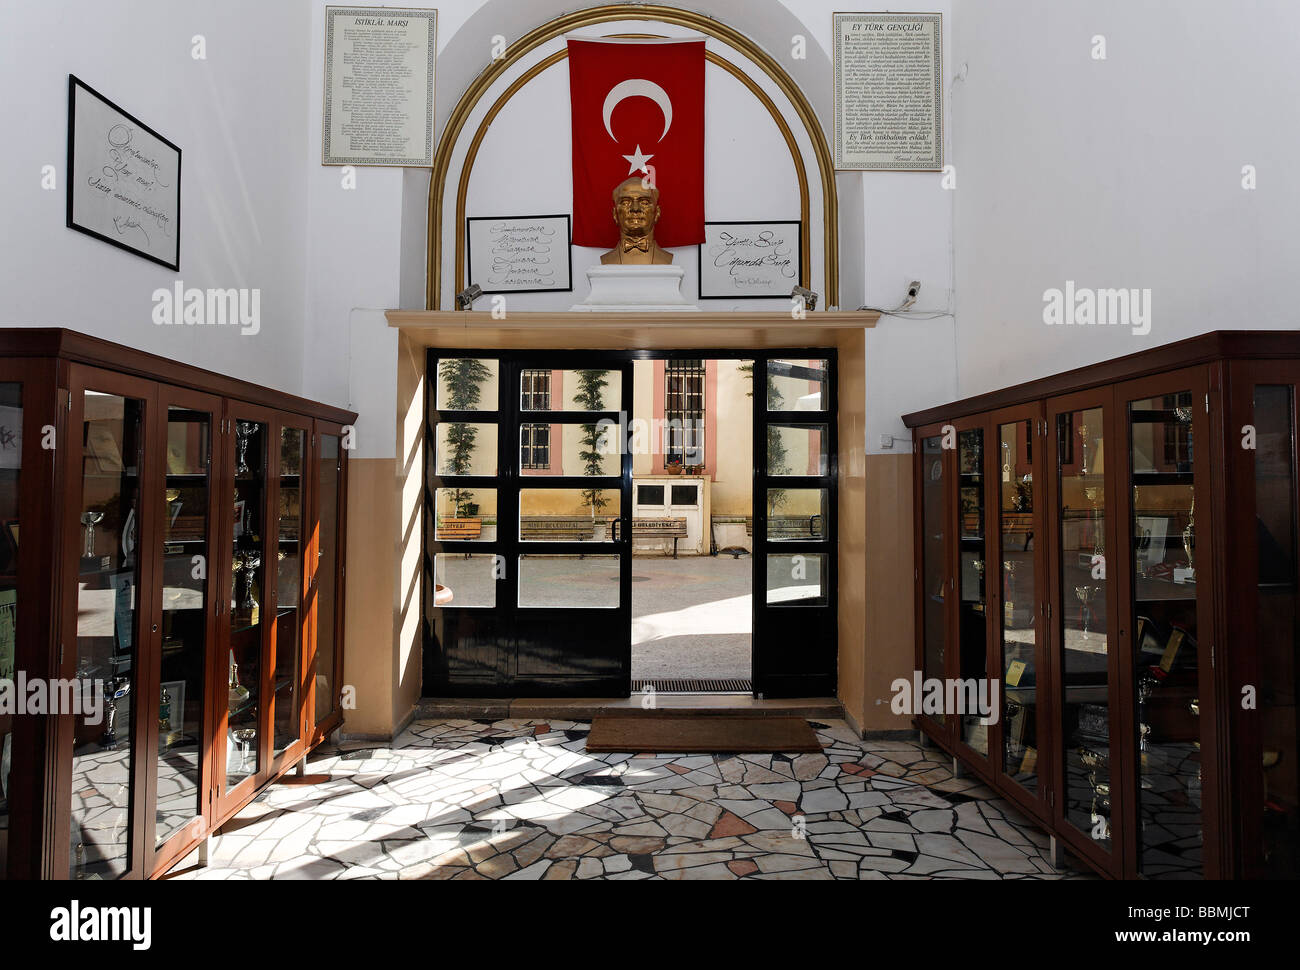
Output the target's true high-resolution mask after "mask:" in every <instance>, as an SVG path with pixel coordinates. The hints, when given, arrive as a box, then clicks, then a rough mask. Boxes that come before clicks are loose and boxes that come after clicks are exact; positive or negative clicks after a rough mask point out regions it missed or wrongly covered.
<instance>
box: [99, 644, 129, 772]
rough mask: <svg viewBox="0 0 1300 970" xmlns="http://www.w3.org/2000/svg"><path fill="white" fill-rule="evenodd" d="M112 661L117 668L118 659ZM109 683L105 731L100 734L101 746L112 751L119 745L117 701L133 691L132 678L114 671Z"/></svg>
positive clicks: (105, 709)
mask: <svg viewBox="0 0 1300 970" xmlns="http://www.w3.org/2000/svg"><path fill="white" fill-rule="evenodd" d="M110 663H112V664H113V666H114V667H115V668H116V666H117V662H116V661H110ZM107 685H108V705H107V706H106V707H105V708H104V733H103V734H101V735H100V736H99V746H100V747H101V748H103V749H104V750H105V751H112V750H113V749H115V748H116V747H117V702H118V701H120V700H121V699H122V698H123V697H125V696H126V695H127V694H129V693H131V678H130V676H124V675H122V674H118V673H114V674H113V676H112V677H111V678H109V680H108V682H107Z"/></svg>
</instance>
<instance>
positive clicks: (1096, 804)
mask: <svg viewBox="0 0 1300 970" xmlns="http://www.w3.org/2000/svg"><path fill="white" fill-rule="evenodd" d="M1079 761H1080V762H1081V763H1082V764H1083V768H1084V771H1086V772H1087V773H1088V787H1090V788H1091V789H1092V809H1091V814H1092V820H1093V822H1094V824H1095V823H1096V822H1098V821H1100V822H1102V835H1101V837H1102V838H1103V839H1109V838H1110V782H1109V781H1099V780H1098V775H1099V774H1100V773H1101V772H1102V770H1109V767H1110V764H1109V759H1108V758H1107V757H1106V756H1105V755H1104V754H1101V753H1100V752H1097V751H1094V750H1092V748H1085V747H1081V748H1079Z"/></svg>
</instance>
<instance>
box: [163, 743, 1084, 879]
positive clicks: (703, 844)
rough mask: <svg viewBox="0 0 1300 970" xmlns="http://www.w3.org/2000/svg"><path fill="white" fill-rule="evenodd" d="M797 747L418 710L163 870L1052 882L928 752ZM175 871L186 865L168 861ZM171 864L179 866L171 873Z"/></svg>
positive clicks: (279, 791) (1027, 843)
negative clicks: (622, 746)
mask: <svg viewBox="0 0 1300 970" xmlns="http://www.w3.org/2000/svg"><path fill="white" fill-rule="evenodd" d="M812 723H813V727H814V728H815V729H816V731H817V733H818V736H819V737H820V739H821V741H822V743H823V745H824V747H825V750H824V753H823V754H820V755H819V754H802V755H794V756H787V755H781V754H776V755H767V754H761V755H658V756H654V755H647V754H643V753H637V752H627V753H624V754H599V755H593V754H587V753H586V751H585V750H584V745H585V741H586V735H587V731H588V729H589V727H590V725H589V724H587V723H582V722H572V721H565V722H562V721H550V722H542V721H521V720H507V721H498V722H495V723H491V724H489V723H486V722H478V721H466V720H448V721H417V722H416V723H414V724H413V725H412V726H411V727H410V728H409V729H408V730H407V731H405V732H404V733H403V734H402V735H401V736H400V737H399V738H398V739H397V740H396V741H395V742H394V743H393V745H392V747H381V748H375V749H367V750H365V751H354V752H351V753H342V754H340V753H332V754H329V755H325V756H320V757H316V758H313V760H312V762H311V764H310V767H309V770H310V771H311V772H312V773H324V774H328V775H329V776H330V777H329V780H328V781H326V782H324V783H319V784H314V785H304V784H293V783H287V784H278V785H274V786H272V787H271V788H270V789H268V791H267V792H266V793H264V794H263V795H262V796H260V797H259V798H258V799H257V801H255V802H253V803H252V804H251V805H249V806H248V807H247V808H246V809H245V810H244V811H243V812H241V813H240V814H239V815H238V816H237V817H236V818H235V819H233V820H232V821H231V822H230V823H228V824H227V826H226V827H225V829H224V830H223V834H222V835H221V836H220V838H219V840H218V842H217V845H216V847H215V849H214V851H213V854H212V859H211V864H210V867H209V868H207V869H197V868H191V869H188V870H184V871H181V872H179V873H178V874H177V875H175V876H174V877H173V878H181V879H196V878H197V879H250V878H251V879H728V880H730V879H1059V878H1063V877H1069V876H1079V875H1080V874H1079V873H1075V872H1057V871H1055V870H1053V868H1052V867H1051V865H1050V864H1049V863H1048V861H1047V858H1046V856H1045V851H1046V846H1047V839H1046V837H1045V836H1044V835H1043V834H1042V833H1041V832H1039V831H1038V830H1037V829H1035V828H1034V827H1033V826H1031V825H1030V824H1029V823H1028V822H1027V821H1026V820H1025V819H1024V818H1023V817H1022V816H1020V815H1019V813H1017V812H1016V811H1015V809H1014V808H1012V807H1011V806H1010V805H1009V804H1008V803H1007V802H1006V801H1004V800H1002V799H999V798H997V797H995V796H994V794H993V793H992V792H991V791H990V790H989V789H988V788H986V787H984V786H982V785H979V784H977V783H975V782H973V781H971V780H970V779H965V778H954V777H953V776H952V774H951V772H950V771H949V769H948V767H947V766H946V765H945V764H944V763H941V761H940V760H937V759H939V755H938V754H937V753H936V752H935V751H934V749H923V748H921V747H920V746H919V745H918V744H916V743H915V742H912V741H866V742H864V741H861V740H859V739H858V738H857V737H856V735H854V733H853V732H852V731H851V730H850V729H849V728H848V726H847V725H846V724H844V723H843V722H842V721H831V722H829V723H823V722H812ZM184 864H188V863H184ZM184 864H183V865H184Z"/></svg>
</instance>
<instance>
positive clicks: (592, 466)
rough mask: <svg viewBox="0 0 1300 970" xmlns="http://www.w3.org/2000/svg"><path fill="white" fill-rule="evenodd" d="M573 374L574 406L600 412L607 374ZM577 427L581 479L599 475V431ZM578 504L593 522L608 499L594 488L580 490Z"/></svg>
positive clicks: (602, 462) (601, 464)
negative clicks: (575, 379) (583, 505)
mask: <svg viewBox="0 0 1300 970" xmlns="http://www.w3.org/2000/svg"><path fill="white" fill-rule="evenodd" d="M577 374H578V388H577V391H576V392H575V393H574V395H573V401H574V403H575V404H577V405H578V408H579V409H580V410H583V411H601V410H604V407H605V405H604V401H605V388H606V387H608V386H609V371H606V370H580V371H578V372H577ZM579 427H580V429H581V432H582V437H581V439H580V443H581V445H582V448H581V450H580V451H579V452H578V457H579V458H581V459H582V464H583V475H586V476H588V477H594V476H596V475H600V474H602V472H603V471H604V466H605V456H604V455H603V454H601V453H600V451H599V447H600V439H601V437H602V436H603V433H604V432H603V429H602V428H601V427H600V426H599V425H596V424H584V425H580V426H579ZM582 500H583V502H585V503H586V504H587V505H588V506H589V507H590V508H591V517H592V519H593V520H594V519H595V518H596V513H597V512H599V511H600V510H601V509H603V508H604V507H605V506H606V505H608V504H609V499H607V498H606V497H605V495H604V493H603V492H602V491H601V490H600V489H598V488H588V489H584V490H583V493H582Z"/></svg>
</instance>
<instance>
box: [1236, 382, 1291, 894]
mask: <svg viewBox="0 0 1300 970" xmlns="http://www.w3.org/2000/svg"><path fill="white" fill-rule="evenodd" d="M1294 396H1295V389H1294V386H1293V385H1289V384H1281V383H1277V384H1264V383H1259V384H1256V385H1255V387H1254V389H1253V401H1252V402H1251V403H1252V405H1253V422H1254V427H1255V435H1256V439H1255V451H1254V453H1253V455H1254V484H1255V515H1256V519H1257V526H1256V528H1257V532H1256V534H1257V536H1258V539H1257V545H1256V553H1255V555H1256V568H1257V570H1258V573H1257V576H1258V578H1257V583H1258V595H1257V597H1256V601H1255V605H1254V612H1255V630H1256V632H1257V639H1256V643H1257V645H1258V647H1257V649H1258V651H1259V674H1258V677H1257V680H1256V683H1257V684H1258V690H1259V697H1258V705H1259V714H1258V722H1259V725H1260V727H1259V731H1260V737H1259V741H1260V747H1259V748H1256V749H1254V750H1249V749H1248V750H1249V754H1248V755H1247V756H1248V757H1250V758H1251V759H1252V760H1253V759H1258V764H1259V768H1258V769H1256V770H1257V771H1258V772H1259V775H1257V776H1256V777H1257V778H1259V781H1258V782H1257V784H1259V785H1261V787H1262V790H1261V792H1260V794H1261V795H1262V804H1261V803H1260V802H1258V801H1256V802H1254V804H1253V805H1252V806H1250V808H1253V810H1254V811H1256V812H1257V813H1259V814H1258V816H1257V818H1256V819H1253V820H1251V822H1252V824H1251V825H1250V826H1249V828H1248V831H1257V832H1258V833H1259V834H1258V840H1257V841H1256V842H1255V844H1254V845H1247V846H1246V847H1245V848H1246V852H1247V853H1248V856H1247V858H1248V862H1249V863H1251V864H1253V865H1254V866H1255V868H1257V870H1258V872H1257V873H1252V874H1257V875H1259V876H1262V877H1265V878H1270V879H1294V878H1296V876H1297V874H1300V781H1298V780H1297V779H1300V773H1298V772H1297V768H1296V765H1297V757H1298V756H1300V752H1298V751H1297V738H1298V737H1300V729H1298V728H1297V724H1298V723H1300V720H1298V719H1297V704H1296V701H1297V696H1298V695H1300V649H1297V644H1298V643H1300V623H1298V622H1297V621H1298V617H1297V598H1296V597H1297V568H1296V563H1297V555H1296V534H1297V526H1298V524H1300V523H1297V514H1296V495H1297V491H1296V489H1297V478H1296V465H1295V462H1296V457H1295V447H1294V442H1295V439H1296V427H1295V418H1294V415H1295V406H1296V402H1295V400H1294ZM1247 770H1249V769H1247ZM1248 810H1250V809H1248Z"/></svg>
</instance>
